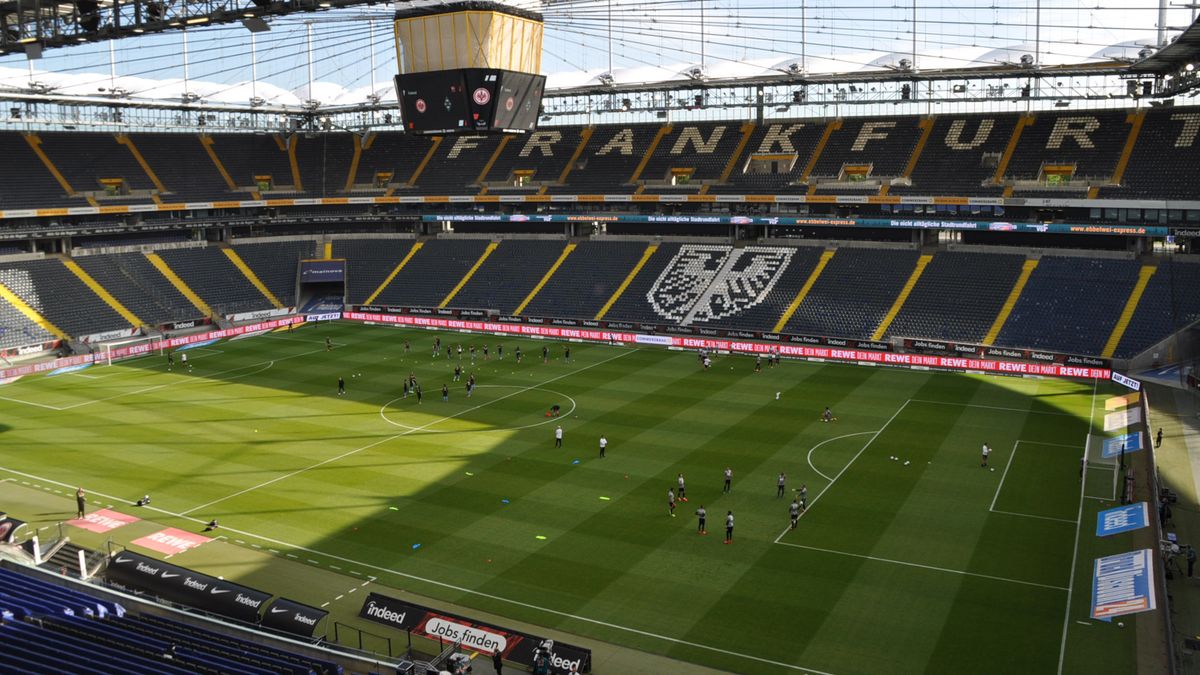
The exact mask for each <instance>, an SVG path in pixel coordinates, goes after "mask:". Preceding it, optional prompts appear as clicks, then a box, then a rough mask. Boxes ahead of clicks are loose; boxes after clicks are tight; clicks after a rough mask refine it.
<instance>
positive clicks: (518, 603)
mask: <svg viewBox="0 0 1200 675" xmlns="http://www.w3.org/2000/svg"><path fill="white" fill-rule="evenodd" d="M881 431H882V430H881ZM0 471H7V472H8V473H11V474H15V475H18V476H25V477H27V478H35V479H36V478H38V476H34V475H32V474H27V473H23V472H21V471H16V470H13V469H9V468H7V467H0ZM49 482H52V483H55V484H57V485H62V486H65V487H71V486H70V485H67V484H66V483H60V482H58V481H49ZM109 499H119V498H117V497H111V496H110V497H109ZM148 509H149V510H151V511H156V512H158V513H161V514H163V515H168V516H174V517H176V518H181V519H184V520H190V521H192V522H194V523H198V524H204V522H205V521H203V520H201V519H199V518H193V517H191V516H186V515H183V514H181V513H174V512H172V511H167V510H166V509H162V508H159V507H157V506H150V507H148ZM222 527H223V528H224V529H225V530H226V531H227V532H233V533H234V534H240V535H243V536H247V537H254V538H255V539H258V540H260V541H265V542H267V543H270V544H275V545H276V546H281V547H284V548H290V549H293V550H297V551H305V552H308V553H314V554H316V555H322V556H325V557H326V558H330V559H332V560H340V561H341V562H344V563H353V564H356V565H359V566H361V567H365V568H369V569H373V570H378V571H380V572H386V573H388V574H391V575H393V576H397V577H401V578H404V579H410V580H413V581H419V582H422V583H426V584H429V585H430V586H437V587H438V588H445V589H448V590H452V591H456V592H459V593H463V594H466V595H472V596H475V597H480V598H486V599H488V600H494V601H496V602H501V603H504V604H507V605H513V606H515V607H522V608H524V609H531V610H534V611H538V612H542V613H544V614H549V615H552V616H556V617H560V618H564V619H574V620H576V621H581V622H583V623H588V624H592V625H595V626H601V627H603V628H608V629H610V630H615V631H619V632H624V633H632V634H634V635H641V636H643V637H648V638H653V639H655V640H662V641H663V642H669V643H671V644H677V645H683V646H685V647H692V648H694V649H700V650H703V651H707V652H713V653H716V654H725V655H726V656H733V657H736V658H740V659H746V660H747V661H755V662H757V663H765V664H767V665H772V666H778V667H780V668H785V669H787V670H793V671H797V672H801V673H810V674H811V675H833V673H829V672H827V671H823V670H815V669H813V668H805V667H803V666H797V665H795V664H791V663H784V662H782V661H774V660H772V659H767V658H763V657H761V656H754V655H753V654H743V653H741V652H735V651H732V650H729V649H721V648H720V647H713V646H712V645H708V644H704V643H700V642H693V641H690V640H683V639H680V638H673V637H670V636H667V635H660V634H658V633H652V632H650V631H645V630H641V629H638V628H631V627H629V626H623V625H620V624H615V623H611V622H608V621H601V620H600V619H592V618H589V617H586V616H580V615H578V614H571V613H570V612H564V611H561V610H557V609H550V608H549V607H542V606H540V605H535V604H532V603H529V602H524V601H522V600H513V599H512V598H506V597H503V596H499V595H494V594H492V593H485V592H483V591H477V590H475V589H472V588H466V587H465V586H457V585H455V584H451V583H447V582H445V581H437V580H434V579H429V578H426V577H421V576H417V575H415V574H410V573H408V572H401V571H400V570H395V569H390V568H387V567H382V566H380V565H374V564H371V563H367V562H363V561H361V560H354V559H352V558H347V557H345V556H340V555H337V554H335V553H326V552H325V551H318V550H315V549H311V548H308V547H307V546H301V545H299V544H291V543H288V542H286V541H281V540H279V539H274V538H272V537H265V536H261V535H257V534H254V533H251V532H246V531H243V530H237V529H234V528H230V527H225V526H222ZM288 555H289V556H291V557H295V556H292V555H291V554H290V553H289V554H288ZM350 573H351V574H357V572H354V571H351V572H350ZM370 578H371V579H372V580H374V579H375V577H370Z"/></svg>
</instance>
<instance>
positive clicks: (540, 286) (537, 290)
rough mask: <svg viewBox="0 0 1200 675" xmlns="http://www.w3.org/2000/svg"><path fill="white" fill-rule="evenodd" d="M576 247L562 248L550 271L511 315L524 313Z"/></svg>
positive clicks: (567, 246)
mask: <svg viewBox="0 0 1200 675" xmlns="http://www.w3.org/2000/svg"><path fill="white" fill-rule="evenodd" d="M576 246H577V244H574V243H571V244H567V245H566V246H565V247H563V250H562V253H560V254H558V259H557V260H555V261H554V264H553V265H551V266H550V269H548V270H546V273H545V274H543V275H542V278H541V280H540V281H538V282H537V285H536V286H534V287H533V290H532V291H529V295H527V296H525V299H524V300H522V301H521V304H519V305H517V308H516V309H514V310H513V314H516V315H520V314H521V312H524V311H525V308H526V307H528V306H529V303H531V302H533V299H534V298H536V297H537V294H538V293H541V292H542V289H543V288H545V286H546V284H548V283H550V279H552V278H553V277H554V274H555V273H556V272H558V268H560V267H562V264H563V263H564V262H566V260H567V256H569V255H571V253H573V252H574V251H575V248H576Z"/></svg>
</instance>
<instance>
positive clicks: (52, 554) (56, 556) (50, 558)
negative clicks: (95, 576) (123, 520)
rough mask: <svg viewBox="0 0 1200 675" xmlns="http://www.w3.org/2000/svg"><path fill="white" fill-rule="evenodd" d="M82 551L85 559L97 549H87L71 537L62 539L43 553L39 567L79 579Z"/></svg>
mask: <svg viewBox="0 0 1200 675" xmlns="http://www.w3.org/2000/svg"><path fill="white" fill-rule="evenodd" d="M80 551H83V555H84V560H85V561H86V560H87V558H88V557H89V555H94V554H95V551H91V550H89V549H86V548H84V547H82V546H79V545H78V544H72V543H71V541H70V539H69V538H63V539H60V540H59V541H58V542H57V543H56V544H55V545H54V546H53V547H52V548H51V549H50V550H48V551H44V552H43V553H42V564H40V565H38V567H41V568H42V569H44V570H46V571H48V572H52V573H54V574H59V575H61V576H64V577H71V578H72V579H78V578H80V577H79V552H80Z"/></svg>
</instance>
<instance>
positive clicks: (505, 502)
mask: <svg viewBox="0 0 1200 675" xmlns="http://www.w3.org/2000/svg"><path fill="white" fill-rule="evenodd" d="M500 503H501V504H507V503H508V500H507V499H501V500H500Z"/></svg>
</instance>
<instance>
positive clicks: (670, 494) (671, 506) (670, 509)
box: [667, 488, 675, 518]
mask: <svg viewBox="0 0 1200 675" xmlns="http://www.w3.org/2000/svg"><path fill="white" fill-rule="evenodd" d="M667 513H669V514H671V517H672V518H674V517H675V491H674V490H672V489H671V488H667Z"/></svg>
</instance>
